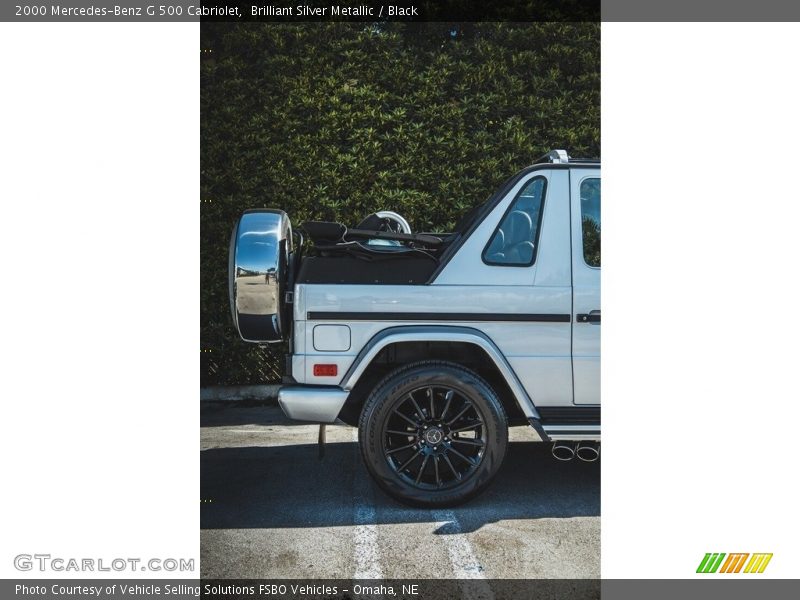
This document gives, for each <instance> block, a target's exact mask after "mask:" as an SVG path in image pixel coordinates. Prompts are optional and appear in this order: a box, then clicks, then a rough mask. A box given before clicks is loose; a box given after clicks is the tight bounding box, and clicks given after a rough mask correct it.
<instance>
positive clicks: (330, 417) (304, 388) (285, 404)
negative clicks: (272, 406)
mask: <svg viewBox="0 0 800 600" xmlns="http://www.w3.org/2000/svg"><path fill="white" fill-rule="evenodd" d="M349 395H350V392H346V391H344V390H343V389H342V388H340V387H331V386H315V385H291V386H284V387H282V388H281V389H280V391H279V392H278V404H280V406H281V409H283V412H284V414H285V415H286V416H287V417H289V418H290V419H294V420H296V421H312V422H314V423H333V422H334V421H335V420H336V417H338V416H339V411H341V410H342V406H344V403H345V401H346V400H347V397H348V396H349Z"/></svg>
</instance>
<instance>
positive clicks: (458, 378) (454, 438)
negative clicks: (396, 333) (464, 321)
mask: <svg viewBox="0 0 800 600" xmlns="http://www.w3.org/2000/svg"><path fill="white" fill-rule="evenodd" d="M431 395H432V396H433V402H431ZM358 439H359V445H360V447H361V456H362V457H363V459H364V463H365V464H366V467H367V470H368V471H369V473H370V475H372V477H373V478H374V479H375V481H376V482H377V484H378V485H379V486H380V487H381V488H382V489H383V490H384V491H385V492H386V493H387V494H389V495H390V496H392V497H393V498H395V499H397V500H399V501H400V502H402V503H404V504H408V505H411V506H420V507H445V506H455V505H457V504H461V503H463V502H466V501H467V500H470V499H471V498H474V497H475V496H477V495H478V494H480V493H481V492H482V491H483V490H485V489H486V487H487V486H488V485H489V483H490V482H491V481H492V479H493V478H494V476H495V475H496V474H497V472H498V470H499V469H500V465H501V464H502V463H503V458H504V457H505V454H506V448H507V446H508V423H507V420H506V414H505V411H504V410H503V406H502V404H501V403H500V400H499V398H498V397H497V394H496V393H495V392H494V390H493V389H492V388H491V386H490V385H489V384H488V383H486V381H484V380H483V379H482V378H481V377H480V376H479V375H477V374H476V373H474V372H472V371H470V370H469V369H465V368H464V367H462V366H460V365H457V364H454V363H448V362H442V361H424V362H418V363H413V364H410V365H407V366H404V367H401V368H399V369H397V370H396V371H393V372H392V373H390V374H389V375H387V376H386V377H385V378H384V379H383V380H382V381H381V382H380V383H379V384H378V385H377V386H376V387H375V389H374V390H373V392H372V393H371V394H370V396H369V398H367V401H366V403H365V404H364V408H363V410H362V412H361V419H360V422H359V427H358Z"/></svg>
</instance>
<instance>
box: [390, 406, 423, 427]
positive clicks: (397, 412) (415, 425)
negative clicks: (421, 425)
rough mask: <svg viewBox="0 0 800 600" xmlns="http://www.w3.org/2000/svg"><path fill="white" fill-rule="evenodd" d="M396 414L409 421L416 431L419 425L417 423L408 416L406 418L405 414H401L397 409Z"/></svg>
mask: <svg viewBox="0 0 800 600" xmlns="http://www.w3.org/2000/svg"><path fill="white" fill-rule="evenodd" d="M394 413H395V414H396V415H397V416H398V417H401V418H403V419H405V420H406V421H408V422H409V423H411V426H412V427H414V429H416V428H417V425H418V423H417V422H416V421H412V420H411V419H409V418H408V417H407V416H405V415H404V414H403V413H401V412H400V411H399V410H397V409H395V410H394Z"/></svg>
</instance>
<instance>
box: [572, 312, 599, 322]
mask: <svg viewBox="0 0 800 600" xmlns="http://www.w3.org/2000/svg"><path fill="white" fill-rule="evenodd" d="M575 321H576V322H578V323H599V322H600V311H599V310H593V311H592V312H590V313H580V314H577V315H575Z"/></svg>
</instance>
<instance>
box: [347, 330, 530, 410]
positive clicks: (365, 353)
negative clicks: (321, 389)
mask: <svg viewBox="0 0 800 600" xmlns="http://www.w3.org/2000/svg"><path fill="white" fill-rule="evenodd" d="M402 342H461V343H466V344H472V345H474V346H478V347H479V348H481V349H482V350H483V351H484V352H486V354H487V355H488V356H489V358H490V359H491V360H492V361H493V362H494V364H495V366H496V367H497V368H498V370H499V371H500V374H501V375H502V376H503V378H504V379H505V380H506V383H507V384H508V387H509V389H510V390H511V393H512V394H513V396H514V399H515V400H516V402H517V405H518V406H519V407H520V409H521V410H522V412H523V413H524V414H525V416H526V417H527V418H528V419H535V420H537V421H538V420H539V419H540V416H539V411H537V410H536V407H535V406H534V404H533V400H531V398H530V396H528V393H527V392H526V391H525V388H524V387H523V386H522V383H520V381H519V379H518V378H517V375H516V373H514V370H513V369H512V368H511V365H509V364H508V361H507V360H506V358H505V356H503V353H502V352H500V349H499V348H498V347H497V345H496V344H495V343H494V342H493V341H492V340H491V338H489V336H487V335H486V334H485V333H483V332H482V331H479V330H477V329H473V328H471V327H451V326H447V325H408V326H400V327H388V328H387V329H384V330H383V331H381V332H379V333H377V334H375V336H373V338H372V339H371V340H370V341H369V342H367V344H366V345H365V346H364V347H363V348H362V349H361V352H359V353H358V356H356V358H355V360H354V361H353V364H352V365H350V368H349V369H348V370H347V373H345V375H344V377H342V380H341V382H340V384H339V386H340V387H341V388H342V389H344V390H346V391H347V392H350V391H351V390H352V389H353V387H355V385H356V383H358V380H359V379H360V378H361V376H362V375H363V374H364V371H366V370H367V367H368V366H369V365H370V364H371V363H372V361H373V359H374V358H375V357H376V356H377V355H378V353H379V352H380V351H381V350H383V349H384V348H385V347H386V346H388V345H390V344H396V343H402Z"/></svg>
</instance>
